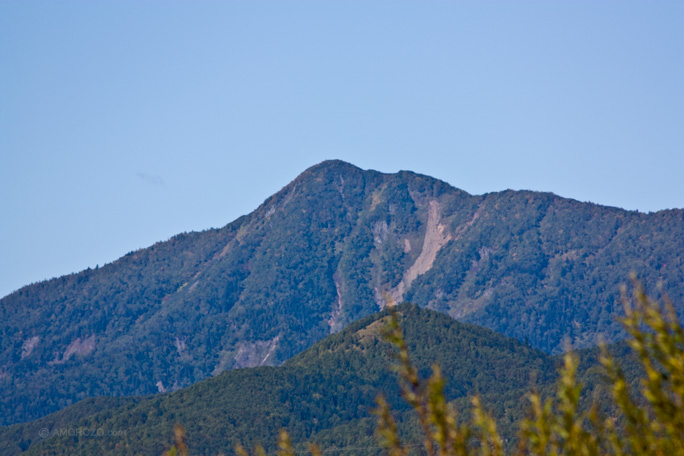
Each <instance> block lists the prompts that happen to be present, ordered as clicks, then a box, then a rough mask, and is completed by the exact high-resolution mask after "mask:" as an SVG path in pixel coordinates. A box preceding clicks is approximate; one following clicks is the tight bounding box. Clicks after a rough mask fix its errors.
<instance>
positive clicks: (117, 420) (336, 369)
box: [0, 305, 555, 455]
mask: <svg viewBox="0 0 684 456" xmlns="http://www.w3.org/2000/svg"><path fill="white" fill-rule="evenodd" d="M398 310H399V312H400V316H401V321H402V326H403V328H404V332H405V337H406V340H407V343H408V345H409V348H410V350H411V353H412V355H413V357H414V360H415V364H416V365H417V366H418V367H419V368H420V370H421V372H423V373H424V374H428V373H429V371H430V365H431V364H432V363H434V362H437V363H438V364H440V365H441V366H442V368H443V372H444V374H445V376H447V377H448V378H449V382H448V384H447V388H446V392H447V395H448V397H449V398H450V399H452V400H458V399H463V398H465V397H466V396H468V395H471V394H475V393H479V394H481V395H483V397H484V398H485V401H486V402H487V403H488V404H489V405H490V406H492V407H493V408H494V410H495V414H496V415H497V417H498V418H499V419H500V420H502V422H503V423H507V422H511V421H515V420H517V419H518V418H520V416H521V413H522V412H523V408H521V407H520V403H521V401H522V400H523V396H524V395H525V393H527V392H528V391H529V389H530V388H531V387H532V385H537V386H541V387H545V386H547V385H550V384H551V383H552V382H553V379H554V377H555V375H554V362H553V359H552V358H551V357H549V356H548V355H546V354H544V353H543V352H540V351H539V350H535V349H533V348H531V347H529V346H526V345H523V344H521V343H520V342H518V341H516V340H514V339H511V338H507V337H504V336H502V335H500V334H497V333H495V332H493V331H491V330H488V329H485V328H480V327H477V326H474V325H470V324H463V323H458V322H456V321H454V320H453V319H451V318H450V317H448V316H446V315H444V314H441V313H437V312H433V311H429V310H424V309H420V308H418V307H416V306H409V305H403V306H401V307H399V309H398ZM387 316H388V311H384V312H380V313H378V314H375V315H373V316H371V317H367V318H364V319H362V320H361V321H358V322H356V323H353V324H352V325H350V326H349V327H348V328H347V329H345V330H343V331H342V332H340V333H337V334H335V335H331V336H329V337H328V338H326V339H324V340H323V341H321V342H319V343H317V344H315V345H314V346H313V347H311V348H309V349H308V350H306V351H305V352H303V353H301V354H300V355H298V356H296V357H294V358H292V359H291V360H289V361H288V362H287V363H285V364H284V365H283V366H281V367H258V368H245V369H237V370H232V371H228V372H224V373H222V374H221V375H219V376H217V377H215V378H211V379H207V380H205V381H202V382H200V383H197V384H195V385H193V386H191V387H189V388H186V389H183V390H180V391H177V392H174V393H170V394H159V395H156V396H153V397H151V398H146V399H138V400H137V401H135V402H131V401H132V400H131V399H128V400H126V402H125V403H124V404H123V405H121V404H118V403H116V402H114V401H116V400H117V399H115V398H110V399H107V400H106V401H104V402H102V403H100V404H99V405H100V407H101V408H102V409H103V410H104V411H101V412H100V413H92V409H91V408H90V407H86V406H85V405H86V404H84V403H79V404H76V405H75V406H72V407H69V408H67V409H65V410H64V411H62V412H58V413H65V412H67V411H69V410H70V409H73V413H72V415H76V414H77V412H78V413H84V414H85V417H84V418H83V419H81V420H80V421H79V420H75V421H72V422H71V423H68V425H66V424H64V422H62V423H61V426H67V427H68V428H81V429H94V430H98V429H101V430H102V433H103V434H104V435H103V436H101V437H91V436H58V435H57V436H53V437H49V438H46V439H41V438H37V437H38V436H37V433H35V432H36V430H37V428H38V426H41V427H46V428H47V429H49V431H50V433H51V434H52V433H53V431H54V430H55V429H58V426H60V422H59V420H57V419H54V418H52V419H51V420H48V421H45V420H46V419H43V420H41V421H38V422H36V423H32V424H27V425H15V426H12V427H11V428H6V429H5V430H4V431H3V432H0V438H1V440H0V442H2V445H4V448H8V449H9V448H12V442H11V440H10V441H8V440H9V439H17V437H20V438H21V439H23V444H24V445H27V444H30V447H28V451H26V453H25V454H27V455H32V454H70V455H90V454H100V455H107V454H117V455H137V454H161V452H162V451H163V450H164V448H165V445H166V444H167V443H168V442H169V439H170V436H171V435H172V427H173V425H174V423H182V424H183V425H184V426H185V427H186V429H187V432H188V443H189V445H190V447H191V448H192V450H193V454H219V453H221V452H224V453H229V452H231V451H232V449H233V448H234V446H235V445H236V444H237V443H239V442H242V443H243V444H249V445H254V444H256V443H258V442H261V443H263V444H264V445H267V446H272V445H273V444H274V443H275V442H274V436H275V435H277V432H278V430H279V429H281V428H286V429H288V430H289V431H290V432H291V433H292V436H293V439H295V440H296V441H299V442H303V441H304V440H308V439H313V440H319V441H321V442H325V443H327V444H332V445H336V446H344V445H346V444H345V441H346V440H349V439H350V438H352V439H355V440H356V441H357V443H358V442H366V444H370V445H374V443H373V437H372V436H373V434H372V428H373V425H374V420H373V419H371V414H370V411H371V409H372V408H373V407H374V400H375V398H376V396H377V394H378V392H380V391H382V392H383V393H384V394H385V395H386V396H387V398H388V399H389V401H390V402H391V403H392V405H393V406H394V407H395V409H396V410H398V411H400V412H408V407H407V405H406V404H404V402H403V400H401V399H400V398H399V392H398V386H397V379H396V375H395V374H394V373H393V372H392V371H391V370H390V369H389V366H390V365H391V364H392V362H393V360H392V355H391V350H390V348H391V347H390V346H389V345H388V344H387V343H386V342H384V341H383V340H382V337H381V330H382V328H383V326H384V324H385V320H386V318H387ZM107 401H112V402H111V403H110V404H107ZM47 418H50V417H47ZM409 422H410V419H408V418H407V423H409ZM51 423H52V425H51ZM53 426H54V427H53ZM504 427H505V426H504ZM10 430H11V432H9V431H10ZM120 430H125V431H126V435H125V436H111V434H116V432H117V431H120ZM359 433H361V434H362V435H361V436H359V435H358V434H359ZM31 434H33V435H31ZM354 436H356V437H354ZM14 450H15V451H16V446H15V447H14ZM3 454H6V453H5V452H3Z"/></svg>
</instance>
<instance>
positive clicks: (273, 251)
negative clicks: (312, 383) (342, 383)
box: [0, 161, 684, 424]
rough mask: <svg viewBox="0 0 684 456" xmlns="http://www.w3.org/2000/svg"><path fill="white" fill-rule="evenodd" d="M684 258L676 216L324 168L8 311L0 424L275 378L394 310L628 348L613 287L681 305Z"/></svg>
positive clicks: (14, 297) (540, 340)
mask: <svg viewBox="0 0 684 456" xmlns="http://www.w3.org/2000/svg"><path fill="white" fill-rule="evenodd" d="M682 252H684V211H682V210H669V211H660V212H657V213H653V214H643V213H637V212H630V211H625V210H623V209H617V208H606V207H603V206H599V205H595V204H592V203H581V202H578V201H575V200H569V199H564V198H561V197H558V196H556V195H553V194H550V193H537V192H528V191H520V192H516V191H504V192H492V193H488V194H485V195H479V196H478V195H470V194H468V193H467V192H465V191H463V190H459V189H455V188H454V187H451V186H450V185H449V184H447V183H446V182H443V181H440V180H437V179H433V178H430V177H429V176H424V175H420V174H417V173H413V172H410V171H402V172H399V173H393V174H385V173H380V172H377V171H364V170H361V169H360V168H358V167H356V166H354V165H351V164H348V163H345V162H342V161H327V162H323V163H321V164H318V165H315V166H313V167H311V168H309V169H307V170H306V171H304V172H303V173H302V174H300V175H299V176H298V177H297V178H296V179H294V180H293V181H292V182H291V183H289V184H288V185H286V186H285V187H283V189H281V190H280V191H279V192H277V193H276V194H274V195H272V196H271V197H269V198H267V199H266V200H265V201H264V203H262V204H261V205H260V206H259V207H258V208H257V209H256V210H255V211H253V212H252V213H250V214H247V215H245V216H242V217H240V218H238V219H236V220H235V221H233V222H231V223H229V224H228V225H226V226H224V227H223V228H214V229H210V230H206V231H202V232H192V233H183V234H179V235H177V236H174V237H172V238H170V239H169V240H168V241H164V242H158V243H155V244H154V245H152V246H150V247H149V248H146V249H140V250H136V251H134V252H130V253H129V254H127V255H125V256H123V257H122V258H120V259H118V260H116V261H115V262H112V263H108V264H107V265H105V266H103V267H100V268H98V269H90V270H85V271H81V272H79V273H77V274H72V275H68V276H62V277H60V278H56V279H53V280H51V281H49V282H41V283H38V284H34V285H31V286H27V287H23V288H22V289H20V290H18V291H17V292H15V293H13V294H11V295H8V296H6V297H4V298H2V299H1V300H0V321H2V322H3V323H0V342H2V343H1V344H0V347H2V350H1V351H0V366H2V367H0V393H1V394H0V397H2V398H3V399H2V400H1V401H0V412H2V413H0V415H1V416H3V417H4V419H5V421H4V422H2V423H0V424H9V423H13V422H17V421H22V420H28V419H32V418H36V417H39V416H42V415H45V414H47V413H49V412H51V411H54V410H58V409H60V408H63V407H65V406H67V405H69V404H70V403H73V402H74V401H77V400H79V399H83V398H85V397H88V396H98V395H131V394H135V395H139V394H151V393H155V392H160V391H172V390H175V389H178V388H181V387H185V386H188V385H190V384H192V383H195V382H197V381H199V380H202V379H204V378H206V377H207V376H210V375H217V374H218V373H220V372H221V371H223V370H226V369H231V368H235V367H245V366H256V365H276V364H280V363H282V362H283V361H285V360H286V359H288V358H289V357H291V356H292V355H294V354H296V353H299V352H301V351H302V350H303V349H305V348H307V347H308V346H310V345H311V344H313V343H314V342H316V341H317V340H320V339H322V338H323V337H325V336H326V335H328V334H330V333H331V332H336V331H339V330H340V329H341V328H344V327H345V326H346V325H347V324H349V323H350V322H352V321H354V320H356V319H358V318H361V317H363V316H365V315H369V314H371V313H374V312H376V311H377V310H378V309H380V308H382V307H384V305H386V304H387V303H388V302H391V303H395V302H401V301H404V300H407V301H411V302H415V303H418V304H420V305H421V306H426V307H429V308H431V309H436V310H440V311H442V312H445V313H448V314H449V315H451V316H452V317H456V318H459V319H462V320H465V321H470V322H473V323H476V324H479V325H482V326H486V327H490V328H492V329H494V330H497V331H499V332H502V333H504V334H506V335H509V336H512V337H516V338H518V339H520V340H525V339H526V340H529V341H530V343H531V344H533V345H534V346H535V347H537V348H541V349H543V350H545V351H547V352H558V351H561V350H562V349H563V347H564V346H565V340H568V341H569V343H570V345H572V346H575V347H578V348H579V347H588V346H591V345H593V344H595V343H596V341H597V340H599V338H601V337H603V338H604V339H606V340H607V341H613V340H618V339H619V338H621V337H623V336H624V334H623V333H622V332H621V329H620V328H619V325H617V323H616V322H615V321H614V316H615V315H616V314H617V313H618V311H619V304H618V302H617V301H618V299H619V285H620V284H621V283H622V282H624V281H625V280H626V278H627V277H628V274H629V273H630V272H632V271H639V272H640V273H642V274H643V278H644V279H645V281H646V283H647V285H650V286H655V284H656V283H657V282H658V281H661V280H662V281H664V282H665V284H666V289H667V290H668V292H669V293H670V294H671V297H672V298H673V300H674V301H675V302H684V300H682V299H680V298H681V297H682V296H683V295H684V290H683V289H682V286H681V284H680V282H681V281H680V280H679V278H681V277H682V276H683V275H684V265H683V264H682V256H681V253H682Z"/></svg>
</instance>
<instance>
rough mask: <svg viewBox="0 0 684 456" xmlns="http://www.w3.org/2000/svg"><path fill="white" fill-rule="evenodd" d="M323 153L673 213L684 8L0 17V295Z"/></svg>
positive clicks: (230, 208)
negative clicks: (667, 210) (670, 210)
mask: <svg viewBox="0 0 684 456" xmlns="http://www.w3.org/2000/svg"><path fill="white" fill-rule="evenodd" d="M328 158H339V159H343V160H346V161H349V162H351V163H354V164H356V165H357V166H360V167H362V168H372V169H377V170H379V171H384V172H394V171H398V170H400V169H409V170H412V171H416V172H420V173H424V174H428V175H431V176H434V177H438V178H440V179H443V180H445V181H447V182H449V183H450V184H452V185H454V186H455V187H459V188H462V189H464V190H466V191H468V192H470V193H475V194H479V193H485V192H490V191H498V190H503V189H506V188H513V189H531V190H542V191H551V192H554V193H556V194H559V195H561V196H566V197H571V198H575V199H578V200H581V201H592V202H596V203H600V204H606V205H611V206H619V207H623V208H627V209H638V210H641V211H656V210H660V209H665V208H673V207H678V208H682V207H684V177H683V176H684V2H682V1H681V0H678V1H658V2H650V1H649V2H647V1H642V2H635V1H623V0H620V1H597V0H591V1H576V0H573V1H540V2H533V1H520V2H518V1H516V2H512V1H501V2H494V1H471V2H455V1H454V2H447V1H430V2H424V1H410V2H409V1H367V0H363V1H351V0H341V1H332V0H326V1H315V2H314V1H312V2H300V1H272V2H268V1H259V2H252V1H234V2H230V1H221V2H210V1H202V2H194V1H193V2H191V1H184V2H180V1H167V0H164V1H138V0H136V1H97V2H93V1H90V0H88V1H81V2H78V1H64V2H62V1H60V2H56V1H53V0H50V1H45V2H37V1H9V0H7V1H2V2H0V296H2V295H5V294H7V293H9V292H11V291H13V290H15V289H18V288H19V287H21V286H23V285H26V284H28V283H30V282H33V281H38V280H42V279H46V278H50V277H53V276H59V275H62V274H66V273H70V272H75V271H78V270H81V269H84V268H86V267H89V266H90V267H94V266H95V265H96V264H100V265H102V264H104V263H106V262H110V261H113V260H114V259H116V258H118V257H119V256H121V255H123V254H125V253H127V252H129V251H131V250H135V249H138V248H141V247H146V246H149V245H151V244H153V243H154V242H155V241H158V240H165V239H168V238H169V237H170V236H172V235H174V234H176V233H179V232H183V231H191V230H202V229H206V228H210V227H219V226H223V225H225V224H227V223H228V222H230V221H232V220H234V219H235V218H237V217H238V216H240V215H242V214H246V213H248V212H250V211H252V210H253V209H254V208H256V207H257V206H258V205H259V204H260V203H261V202H263V200H264V199H266V198H267V197H268V196H269V195H271V194H272V193H274V192H276V191H278V190H279V189H280V188H282V187H283V186H284V185H286V184H287V183H288V182H289V181H291V180H292V179H293V178H295V177H296V176H297V174H299V173H300V172H301V171H303V170H304V169H306V168H307V167H309V166H311V165H314V164H315V163H318V162H320V161H322V160H324V159H328Z"/></svg>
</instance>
